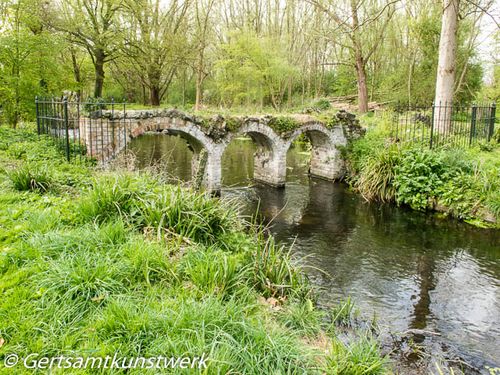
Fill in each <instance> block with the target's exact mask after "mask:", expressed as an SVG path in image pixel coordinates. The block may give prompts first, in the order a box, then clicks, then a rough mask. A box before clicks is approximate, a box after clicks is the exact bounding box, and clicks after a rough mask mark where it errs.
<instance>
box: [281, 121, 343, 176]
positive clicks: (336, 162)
mask: <svg viewBox="0 0 500 375" xmlns="http://www.w3.org/2000/svg"><path fill="white" fill-rule="evenodd" d="M335 146H336V142H335V141H334V137H333V136H332V135H331V134H329V133H328V131H327V130H325V129H323V128H322V127H321V126H320V125H316V124H312V125H306V126H303V127H302V128H299V129H298V130H296V131H295V132H294V133H293V134H292V136H291V137H290V138H289V142H288V149H287V167H288V166H289V164H290V163H291V162H292V163H293V162H295V164H296V165H297V160H296V159H297V156H296V155H295V158H294V157H291V156H290V150H291V149H292V150H293V152H296V149H297V148H299V149H300V152H303V153H305V151H308V153H309V158H308V160H307V158H305V157H303V158H299V159H300V162H301V163H302V164H301V165H300V166H302V167H304V164H308V166H307V172H308V174H309V175H310V176H313V177H319V178H322V179H326V180H336V179H339V178H340V177H342V166H343V163H342V160H341V157H340V151H339V150H338V149H337V148H336V147H335ZM293 152H292V153H293ZM294 159H295V160H294ZM300 169H301V168H299V170H300ZM303 169H304V168H302V175H303ZM287 170H288V173H289V174H291V175H292V176H293V177H292V178H298V176H297V173H294V171H293V165H292V168H287ZM290 172H292V173H290Z"/></svg>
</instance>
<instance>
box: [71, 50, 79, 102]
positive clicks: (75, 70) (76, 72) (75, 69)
mask: <svg viewBox="0 0 500 375" xmlns="http://www.w3.org/2000/svg"><path fill="white" fill-rule="evenodd" d="M70 52H71V62H72V64H73V75H74V77H75V82H76V84H77V85H78V88H77V89H76V95H77V96H78V100H79V101H80V100H81V98H82V76H81V73H80V66H79V65H78V61H77V59H76V52H75V51H74V50H73V49H72V48H71V50H70Z"/></svg>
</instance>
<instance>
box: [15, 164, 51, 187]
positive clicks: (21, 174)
mask: <svg viewBox="0 0 500 375" xmlns="http://www.w3.org/2000/svg"><path fill="white" fill-rule="evenodd" d="M7 175H8V177H9V179H10V181H11V182H12V184H13V185H14V188H15V189H16V190H19V191H38V192H42V193H43V192H46V191H47V190H49V189H50V187H51V185H52V183H53V181H52V176H51V174H50V173H49V171H48V169H47V168H46V167H44V166H41V165H37V164H28V163H25V164H23V165H22V166H20V167H17V168H15V169H11V170H8V171H7Z"/></svg>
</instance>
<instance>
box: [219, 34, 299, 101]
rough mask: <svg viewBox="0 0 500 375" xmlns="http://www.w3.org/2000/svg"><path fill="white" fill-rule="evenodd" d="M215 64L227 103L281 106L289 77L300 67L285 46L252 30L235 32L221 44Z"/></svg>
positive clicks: (220, 86) (222, 95) (220, 87)
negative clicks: (280, 45)
mask: <svg viewBox="0 0 500 375" xmlns="http://www.w3.org/2000/svg"><path fill="white" fill-rule="evenodd" d="M216 67H217V69H218V72H217V81H218V85H219V87H218V88H219V92H220V93H221V97H222V102H223V103H224V104H226V105H232V104H246V105H251V104H254V103H259V104H260V105H261V106H262V105H263V104H264V102H267V103H268V104H271V106H272V107H273V108H274V109H277V110H279V109H281V106H282V104H283V101H284V97H285V94H286V89H287V84H288V80H289V79H290V77H293V76H295V75H296V73H297V69H296V68H295V67H294V66H292V65H291V64H290V62H289V61H288V59H287V53H286V50H284V48H280V47H279V44H278V43H276V42H275V41H274V40H272V39H271V38H263V37H261V38H258V37H256V36H254V35H253V33H252V32H243V33H240V32H238V33H235V34H234V35H233V36H232V37H231V39H230V40H229V42H228V43H226V44H224V45H223V46H222V56H221V58H220V59H219V60H218V61H217V63H216Z"/></svg>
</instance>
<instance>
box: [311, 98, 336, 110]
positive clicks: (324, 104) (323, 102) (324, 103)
mask: <svg viewBox="0 0 500 375" xmlns="http://www.w3.org/2000/svg"><path fill="white" fill-rule="evenodd" d="M313 107H314V108H317V109H319V110H320V111H326V110H327V109H330V108H331V107H332V106H331V104H330V102H329V101H328V99H318V100H317V101H316V102H314V104H313Z"/></svg>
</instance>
